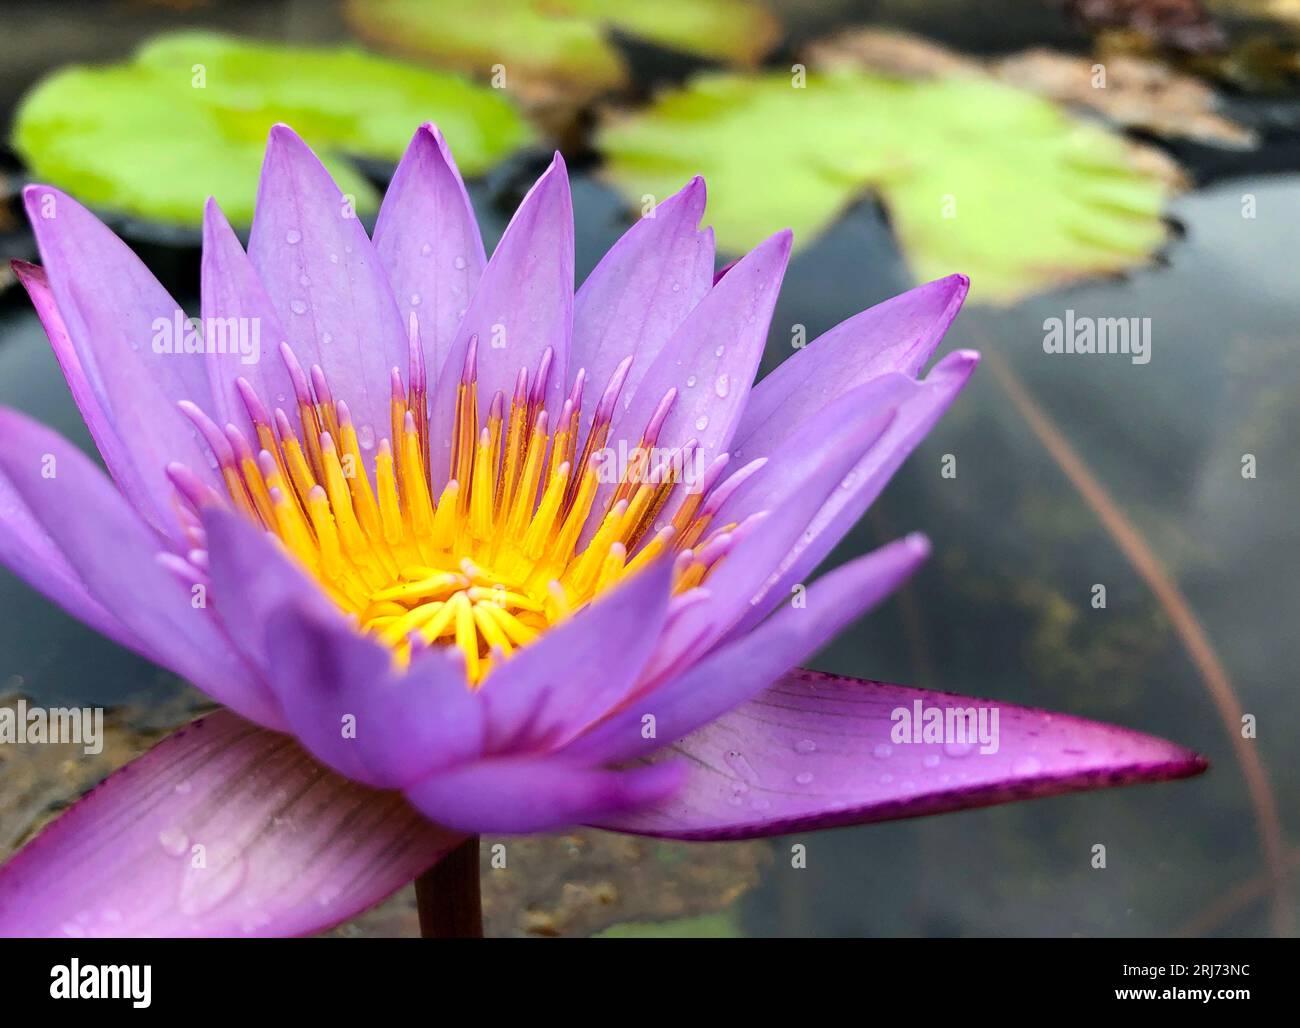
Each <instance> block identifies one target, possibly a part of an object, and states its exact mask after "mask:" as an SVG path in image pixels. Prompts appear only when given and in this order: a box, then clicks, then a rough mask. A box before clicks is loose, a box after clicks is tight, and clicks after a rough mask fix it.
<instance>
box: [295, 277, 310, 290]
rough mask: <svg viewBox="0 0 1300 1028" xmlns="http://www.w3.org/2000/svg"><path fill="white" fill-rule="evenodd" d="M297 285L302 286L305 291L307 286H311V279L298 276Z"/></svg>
mask: <svg viewBox="0 0 1300 1028" xmlns="http://www.w3.org/2000/svg"><path fill="white" fill-rule="evenodd" d="M298 285H300V286H302V287H303V288H304V289H305V288H306V287H307V286H309V285H311V279H310V278H308V277H307V276H306V275H299V276H298Z"/></svg>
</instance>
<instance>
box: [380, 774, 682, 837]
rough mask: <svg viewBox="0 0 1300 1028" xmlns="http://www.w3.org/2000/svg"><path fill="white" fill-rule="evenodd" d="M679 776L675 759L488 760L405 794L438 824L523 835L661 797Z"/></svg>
mask: <svg viewBox="0 0 1300 1028" xmlns="http://www.w3.org/2000/svg"><path fill="white" fill-rule="evenodd" d="M683 778H684V769H683V768H681V767H679V766H678V765H676V764H675V763H662V764H658V765H655V766H654V767H649V768H639V769H637V770H634V771H604V770H600V769H592V768H585V767H579V766H577V765H574V764H571V763H567V762H564V761H560V760H555V759H548V758H535V759H527V758H521V759H501V760H485V761H481V762H480V763H477V764H468V765H465V766H463V767H458V768H453V769H452V770H450V771H446V772H442V773H439V774H435V775H432V776H430V777H429V778H428V779H427V780H426V781H423V782H421V783H420V784H419V785H416V786H414V787H412V788H410V789H408V790H407V791H406V796H407V798H408V799H409V800H410V801H411V802H412V803H413V804H414V805H415V806H416V807H417V808H418V809H419V810H421V811H422V812H423V813H424V814H425V815H426V816H427V817H429V818H430V819H431V820H433V821H435V822H437V823H438V824H440V825H446V826H447V827H449V828H453V829H455V830H458V831H463V832H475V833H481V832H500V833H504V834H508V835H520V834H523V833H526V832H544V831H548V830H550V829H554V828H563V827H566V826H567V825H572V824H577V823H579V822H585V821H592V820H596V819H598V818H602V817H613V816H616V815H617V814H620V813H623V812H626V811H630V810H634V809H636V808H637V807H641V806H645V805H647V804H654V803H657V802H660V801H662V800H664V799H665V798H666V797H667V796H669V795H671V794H672V793H673V792H674V791H676V790H677V789H678V788H679V787H680V786H681V783H682V780H683Z"/></svg>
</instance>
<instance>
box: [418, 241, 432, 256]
mask: <svg viewBox="0 0 1300 1028" xmlns="http://www.w3.org/2000/svg"><path fill="white" fill-rule="evenodd" d="M420 253H422V254H423V255H424V256H425V257H428V256H429V254H431V253H433V244H432V243H425V244H424V245H423V246H422V247H420Z"/></svg>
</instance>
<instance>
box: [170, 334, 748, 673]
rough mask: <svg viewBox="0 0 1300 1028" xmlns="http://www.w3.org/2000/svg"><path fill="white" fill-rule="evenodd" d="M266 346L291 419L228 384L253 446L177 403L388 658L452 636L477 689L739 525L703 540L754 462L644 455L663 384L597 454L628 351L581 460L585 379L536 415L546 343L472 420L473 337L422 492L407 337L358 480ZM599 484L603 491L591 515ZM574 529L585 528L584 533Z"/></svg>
mask: <svg viewBox="0 0 1300 1028" xmlns="http://www.w3.org/2000/svg"><path fill="white" fill-rule="evenodd" d="M280 352H281V356H282V358H283V359H284V361H285V365H286V367H287V368H288V371H289V376H290V379H291V381H292V383H293V387H294V393H295V399H296V401H297V408H298V420H299V424H300V426H301V428H300V429H295V427H294V426H293V424H292V422H291V421H290V419H289V417H288V415H287V414H285V412H284V411H283V410H279V409H277V410H276V411H275V413H274V415H273V416H271V415H269V414H268V412H267V410H266V408H265V407H264V406H263V404H262V402H261V401H260V399H259V398H258V396H257V394H256V392H255V391H254V389H253V388H252V386H251V385H249V383H248V382H247V381H245V380H243V379H240V380H239V382H238V383H237V385H238V389H239V392H240V395H241V397H242V399H243V401H244V406H245V408H246V409H247V411H248V416H249V419H250V422H251V424H252V427H253V430H254V432H255V434H256V452H255V448H254V445H253V443H250V441H249V439H248V437H247V436H246V434H245V432H244V431H243V430H241V429H240V428H238V427H237V426H235V425H227V426H226V427H225V429H224V431H223V430H221V429H219V428H218V427H217V426H216V424H214V423H213V422H212V421H211V420H210V419H209V418H208V417H207V416H206V415H205V414H204V413H203V412H202V411H200V410H199V409H198V408H197V407H196V406H194V405H193V404H189V403H182V404H181V408H182V410H184V412H185V413H186V414H187V415H188V416H189V417H190V419H191V420H192V421H193V422H194V423H195V425H196V426H197V427H198V429H199V431H200V432H201V433H202V435H203V436H204V438H205V439H206V440H207V442H208V445H209V447H210V448H211V449H212V451H213V453H214V455H215V456H216V458H217V464H218V467H219V468H220V471H221V475H222V479H223V481H224V483H225V487H226V492H227V494H228V501H229V503H231V504H233V505H234V507H235V508H236V509H238V510H240V511H241V512H242V513H243V514H245V515H246V516H247V517H248V518H250V519H251V520H253V521H254V522H256V523H258V524H260V525H261V526H262V527H264V528H265V529H266V530H267V531H269V532H271V533H273V534H274V535H275V536H276V537H277V538H278V539H279V540H280V541H281V542H282V543H283V544H284V546H285V547H286V548H287V549H288V550H289V552H291V553H292V554H293V555H294V557H296V558H297V560H298V561H299V562H300V563H301V564H302V565H303V567H305V568H306V569H307V570H308V571H309V572H310V573H311V575H312V576H313V577H314V578H315V579H316V581H317V582H319V583H320V586H321V588H322V589H323V590H324V591H325V592H326V593H327V594H328V595H329V596H330V597H331V598H332V599H333V601H334V602H335V603H337V604H338V606H339V607H340V608H341V609H343V610H344V611H345V612H347V613H349V614H350V615H352V616H354V617H355V619H356V622H357V625H358V627H359V628H360V629H361V630H362V631H365V632H368V633H371V634H373V635H374V636H375V637H377V638H378V639H379V640H380V641H382V642H384V643H385V644H387V645H388V646H390V647H391V648H392V650H393V651H394V654H395V655H396V658H397V659H398V661H399V662H401V663H406V662H408V661H409V660H410V657H411V654H412V653H413V652H414V651H415V650H416V649H417V648H420V647H424V646H430V645H446V646H454V647H456V648H457V649H458V650H460V652H461V653H462V654H463V655H464V660H465V668H466V674H467V677H468V678H469V681H470V683H471V684H477V683H478V682H480V681H482V679H483V678H484V676H486V675H487V673H488V671H489V670H490V669H491V668H492V666H493V665H494V664H495V663H497V662H499V661H501V660H504V659H507V658H508V657H509V656H510V654H511V653H513V652H514V651H515V650H516V649H518V648H519V647H521V646H526V645H527V644H528V643H529V642H531V641H532V640H534V639H536V638H537V637H538V636H539V635H540V634H541V633H542V632H544V631H545V630H546V629H547V628H549V627H550V626H551V625H553V624H556V623H557V622H559V621H561V620H562V619H564V618H565V617H567V616H568V615H569V614H570V613H572V612H574V611H576V610H578V609H579V608H581V607H582V606H584V605H585V604H587V603H590V602H591V601H592V600H593V599H595V598H596V597H597V596H599V595H600V594H601V593H603V592H604V591H605V590H607V589H609V588H610V587H612V586H613V585H615V584H616V583H617V582H619V581H621V580H622V579H624V578H626V577H627V576H629V575H631V574H634V573H635V572H636V571H637V570H638V569H639V568H641V567H644V566H645V565H646V564H648V563H649V562H650V561H652V560H654V559H655V558H656V557H659V556H661V555H663V554H664V553H666V552H670V551H671V552H675V553H676V554H677V556H676V563H675V565H674V569H675V571H674V580H673V591H674V593H675V594H677V595H684V594H687V593H689V592H690V591H691V590H692V589H694V588H696V587H698V586H699V585H700V583H701V582H702V581H703V580H704V578H705V576H706V575H707V574H708V573H709V571H710V570H711V568H712V567H713V566H714V565H716V563H717V562H718V561H719V560H721V559H722V558H723V556H725V554H726V553H727V552H728V551H729V550H730V548H731V547H732V545H733V544H734V543H735V541H736V535H737V529H738V528H742V527H743V525H742V526H737V525H734V524H731V525H724V526H722V527H719V528H716V529H715V530H714V531H713V532H711V533H709V534H707V535H706V532H707V530H708V529H709V527H710V524H711V522H712V521H713V520H714V515H715V514H716V513H717V511H718V508H719V507H720V506H721V504H722V502H723V500H725V499H726V497H727V496H729V495H730V494H731V493H732V492H733V491H734V489H735V487H736V486H737V485H739V484H740V482H741V481H743V480H744V479H745V478H747V477H748V476H749V474H750V473H751V472H752V471H753V470H757V467H758V466H759V464H760V463H761V462H758V461H756V462H754V463H752V464H751V465H749V466H747V467H745V468H742V469H741V470H740V471H738V472H737V473H735V474H734V475H732V476H731V477H730V478H728V479H727V480H726V481H723V482H721V484H720V485H718V483H719V480H720V478H721V473H722V471H723V469H724V468H725V466H726V463H727V455H726V454H723V455H721V456H719V457H718V458H716V459H715V460H714V461H713V462H712V463H711V464H710V465H709V466H708V467H707V468H706V469H704V470H703V471H702V472H701V473H699V474H695V473H693V470H692V468H691V461H692V458H693V457H694V456H695V454H696V443H695V441H694V440H691V441H690V442H688V443H687V444H686V445H685V446H683V447H681V448H678V449H674V450H671V451H666V452H665V451H662V450H660V449H659V448H658V447H657V446H656V445H655V444H656V442H657V439H658V434H659V430H660V428H661V427H662V425H663V422H664V419H665V418H666V417H667V415H668V413H669V411H670V410H671V407H672V404H673V402H674V401H675V399H676V391H675V390H670V391H669V392H668V394H667V395H666V396H665V397H664V398H663V401H662V402H661V403H660V404H659V407H658V408H657V409H656V411H655V414H654V415H653V416H652V417H651V419H650V422H649V423H648V424H647V425H646V427H645V429H644V431H643V433H642V436H641V440H640V443H639V445H638V446H636V447H635V448H633V449H632V450H631V451H630V452H629V451H626V448H623V452H625V453H626V459H625V461H624V463H623V466H621V467H620V466H618V460H617V458H618V456H619V455H620V454H616V453H615V452H614V450H613V449H612V448H610V449H606V444H607V442H608V441H609V432H610V424H611V419H612V416H613V413H614V410H615V404H616V402H617V400H618V396H619V393H620V391H621V389H622V385H623V382H624V380H625V378H626V376H627V372H628V369H629V367H630V365H631V359H630V358H629V359H628V360H626V361H624V362H623V363H622V364H621V365H620V366H619V368H618V369H617V370H616V371H615V373H614V375H613V376H612V378H611V381H610V383H609V385H608V387H607V388H606V390H605V392H604V394H603V396H602V398H601V401H600V403H599V405H598V406H597V409H596V411H595V414H594V416H593V419H592V424H591V427H590V429H589V431H588V432H587V435H586V437H585V442H584V443H583V447H582V452H581V455H579V453H578V444H579V438H580V425H581V403H582V393H583V388H584V385H585V373H584V372H582V371H579V372H578V374H577V376H576V379H575V382H574V386H573V390H572V392H571V393H570V395H569V398H568V399H567V400H566V401H565V403H564V405H563V408H562V410H561V412H560V415H559V417H558V418H556V419H555V421H554V423H553V424H552V421H551V418H550V416H549V412H548V411H546V410H545V409H543V398H544V397H545V395H546V389H547V384H548V380H549V377H550V365H551V352H550V351H549V350H548V351H547V352H546V354H544V355H543V358H542V360H541V362H540V365H539V367H538V368H537V369H536V370H535V372H534V374H533V375H532V388H531V390H530V388H529V379H530V375H529V372H528V369H526V368H521V369H520V372H519V376H518V379H517V383H516V388H515V392H514V396H513V398H512V399H511V401H510V403H509V410H508V411H507V410H506V401H505V397H504V395H503V394H502V393H497V394H496V395H495V396H494V397H493V398H492V401H491V404H490V405H489V409H488V414H487V418H486V421H485V422H481V421H480V417H479V409H478V408H479V401H478V379H477V343H476V340H475V339H471V340H470V344H469V348H468V352H467V354H466V361H465V367H464V371H463V373H462V376H461V379H460V382H459V383H458V385H457V387H456V389H457V392H456V412H455V421H454V429H453V433H452V437H451V446H450V452H451V456H450V466H449V468H448V478H447V484H446V485H445V486H443V487H442V488H441V489H440V490H437V489H435V488H434V486H433V482H434V479H433V477H432V476H431V474H430V468H431V464H430V452H429V450H430V447H429V403H428V393H427V389H426V378H425V369H424V364H423V357H422V356H421V352H420V348H419V346H418V343H417V342H416V341H415V339H414V334H413V341H412V346H411V355H412V356H411V366H410V370H409V374H408V376H407V382H406V383H405V384H404V383H403V381H402V377H401V374H400V371H399V370H398V369H396V368H394V369H393V373H392V395H391V402H390V414H391V431H392V435H391V441H390V439H383V440H381V441H380V442H379V445H378V447H377V449H376V450H375V457H374V479H373V482H372V480H371V476H370V473H369V472H368V471H367V466H366V461H365V459H364V458H363V456H362V444H361V440H360V439H359V437H358V432H357V429H356V426H355V425H354V424H353V421H352V417H351V415H350V413H349V411H348V407H347V404H346V403H344V402H343V401H342V400H339V401H337V402H336V401H335V399H334V396H333V393H332V392H331V390H330V387H329V384H328V382H327V381H326V379H325V375H324V373H323V371H322V370H321V369H320V368H319V367H313V368H312V369H311V372H310V375H308V374H307V373H305V372H304V371H303V369H302V366H301V365H300V364H299V363H298V361H297V359H296V358H295V356H294V354H293V352H292V351H291V350H290V349H289V347H288V346H287V345H286V344H282V345H281V348H280ZM371 446H373V442H372V443H371ZM575 469H582V470H581V472H580V473H579V472H577V471H575ZM168 472H169V474H170V475H171V479H172V482H173V484H174V485H175V486H176V488H177V492H178V494H179V495H180V497H181V499H182V501H184V502H183V506H184V507H186V508H187V509H188V510H189V511H197V509H198V508H199V507H201V506H202V505H203V504H204V503H205V502H212V500H213V499H214V497H213V496H211V495H208V494H209V493H210V492H211V491H210V490H206V488H205V487H204V486H202V485H201V484H200V483H199V482H198V479H197V478H196V477H195V476H194V475H193V474H192V473H190V472H189V471H188V469H186V468H184V467H181V466H178V465H172V466H171V467H170V468H169V469H168ZM603 484H608V485H610V486H611V490H610V491H608V500H607V501H605V502H604V503H603V506H602V511H601V514H600V516H599V517H594V516H593V511H594V510H595V505H596V502H597V497H598V494H599V492H600V487H601V486H602V485H603ZM715 485H717V488H714V486H715ZM589 523H590V524H591V525H592V526H593V528H594V531H588V532H585V533H584V528H586V526H587V525H588V524H589ZM584 535H586V536H589V539H588V540H587V541H586V544H585V545H583V538H584ZM196 545H197V544H196ZM201 563H202V561H201V560H200V564H201Z"/></svg>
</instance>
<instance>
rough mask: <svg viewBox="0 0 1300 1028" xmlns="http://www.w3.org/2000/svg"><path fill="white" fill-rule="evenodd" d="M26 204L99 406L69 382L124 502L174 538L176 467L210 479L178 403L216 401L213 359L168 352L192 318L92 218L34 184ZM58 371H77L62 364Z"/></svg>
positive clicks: (25, 193)
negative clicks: (170, 474) (210, 370)
mask: <svg viewBox="0 0 1300 1028" xmlns="http://www.w3.org/2000/svg"><path fill="white" fill-rule="evenodd" d="M23 199H24V202H25V203H26V205H27V215H28V218H30V220H31V223H32V229H33V231H34V232H35V234H36V242H37V245H38V246H39V247H40V251H41V259H42V260H43V262H44V265H45V272H46V274H47V275H48V276H49V285H50V289H51V291H52V293H53V295H54V299H55V301H56V303H57V304H58V310H59V314H60V315H61V317H62V322H63V324H64V326H66V331H67V335H68V338H69V339H70V340H71V343H72V349H73V350H75V352H76V356H77V364H78V366H79V368H80V374H79V375H78V376H77V378H78V379H81V378H83V377H84V382H85V383H87V384H88V390H89V396H93V398H94V399H93V401H91V400H90V399H89V396H88V395H87V387H83V386H82V385H81V383H80V381H77V382H73V376H72V375H69V380H70V382H71V383H72V384H73V396H74V398H77V399H78V400H79V401H85V406H84V407H83V410H84V412H85V416H86V420H87V424H88V425H89V426H90V428H91V431H92V434H93V435H94V437H95V440H96V442H97V443H100V444H101V445H103V446H104V448H103V450H102V451H101V452H102V453H103V457H104V460H105V462H106V463H107V464H108V469H109V472H110V473H111V474H112V476H113V478H114V480H115V481H116V482H117V484H118V487H119V488H120V489H121V490H122V493H123V495H124V496H126V498H127V500H128V501H129V502H130V503H131V505H132V506H133V507H135V509H136V510H137V511H138V512H139V513H140V515H141V516H142V517H143V518H145V520H147V521H148V522H149V523H150V524H152V525H153V526H154V527H155V528H156V529H158V530H159V531H163V532H167V533H172V532H174V531H175V529H176V519H175V514H174V512H173V508H172V500H171V497H172V488H171V485H170V483H169V482H168V480H167V475H166V472H165V468H166V466H167V464H168V462H170V461H180V462H181V463H185V464H189V465H190V466H191V467H192V468H194V469H195V472H196V473H198V474H200V475H204V476H209V477H210V472H209V467H208V461H207V458H206V450H205V449H204V448H203V447H202V445H201V443H200V441H199V439H198V437H197V434H196V433H195V431H194V428H193V427H192V426H191V424H190V423H189V421H188V420H186V418H185V417H184V415H182V414H181V413H180V411H179V410H177V408H176V404H177V402H178V401H180V400H190V401H193V402H195V403H198V404H200V405H207V404H208V403H209V400H210V398H211V391H210V390H209V387H208V375H207V361H206V360H205V358H204V357H202V356H201V355H196V354H187V353H184V352H170V351H171V349H172V348H171V347H166V348H164V344H173V343H174V344H175V346H177V347H179V346H181V345H182V343H183V336H184V331H185V319H186V315H185V313H184V311H182V310H181V308H180V307H179V306H177V304H176V301H175V300H173V299H172V298H171V297H170V296H168V295H167V291H166V290H165V289H163V287H162V286H161V285H159V284H158V280H157V279H155V278H154V277H153V275H152V274H150V273H149V270H148V269H147V268H146V267H145V266H144V264H143V263H141V261H140V259H139V258H138V257H136V255H135V254H133V253H132V252H131V251H130V249H129V248H128V247H127V246H126V244H125V243H123V242H122V241H121V240H120V239H118V238H117V236H115V235H113V233H112V232H110V231H109V230H108V229H107V228H106V227H105V226H104V225H103V224H101V223H100V221H99V220H98V219H97V218H96V217H95V216H94V215H93V214H91V213H90V212H89V211H88V210H86V208H84V207H82V206H81V204H79V203H77V202H76V201H75V200H73V199H72V198H71V197H69V196H67V195H65V194H64V193H62V192H60V191H59V190H57V189H54V188H52V187H51V186H42V185H32V186H28V187H27V188H26V189H24V190H23ZM43 320H44V319H43ZM47 324H48V323H47ZM178 327H180V333H179V335H180V338H178V337H177V336H178V333H177V328H178ZM52 341H54V342H55V349H56V353H57V352H59V349H60V343H59V342H58V341H56V340H52ZM155 344H157V346H158V348H159V349H160V350H161V352H156V350H155ZM60 364H61V365H63V367H64V368H65V371H66V370H67V369H68V368H69V367H70V364H69V362H68V361H67V360H66V359H65V358H63V357H61V358H60ZM213 481H215V479H213Z"/></svg>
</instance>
